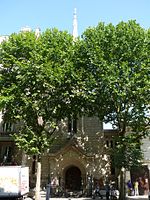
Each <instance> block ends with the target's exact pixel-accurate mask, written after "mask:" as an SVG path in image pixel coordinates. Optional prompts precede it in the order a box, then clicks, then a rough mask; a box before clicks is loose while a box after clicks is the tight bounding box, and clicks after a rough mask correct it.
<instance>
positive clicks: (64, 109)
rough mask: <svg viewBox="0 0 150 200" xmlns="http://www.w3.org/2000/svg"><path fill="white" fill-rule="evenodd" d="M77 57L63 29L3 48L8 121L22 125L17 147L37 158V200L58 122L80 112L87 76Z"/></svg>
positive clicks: (0, 82)
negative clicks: (78, 67)
mask: <svg viewBox="0 0 150 200" xmlns="http://www.w3.org/2000/svg"><path fill="white" fill-rule="evenodd" d="M73 56H74V43H73V38H72V36H71V35H70V34H69V33H67V32H62V31H58V30H57V29H51V30H50V29H48V30H46V31H45V32H43V33H41V35H40V36H39V37H36V35H35V33H34V32H20V33H18V34H12V35H10V36H9V38H8V40H6V41H4V42H3V43H2V44H1V48H0V63H1V67H0V72H1V73H0V94H1V96H0V106H1V109H2V111H3V120H4V122H11V123H17V122H18V123H21V124H22V126H21V127H20V130H19V132H18V133H16V134H14V135H13V136H14V139H15V142H16V145H17V146H18V147H19V148H20V149H22V150H23V151H25V153H26V154H31V155H37V159H38V169H37V172H38V173H39V175H38V176H37V183H36V188H37V189H36V200H38V199H39V186H40V185H39V184H40V181H39V180H40V173H41V172H40V169H41V163H40V157H41V155H42V153H43V152H44V151H45V149H46V148H50V144H51V142H52V141H53V138H54V137H55V135H54V132H55V130H56V128H57V126H58V122H59V121H60V120H61V119H65V118H66V117H69V116H71V117H74V116H77V114H78V112H80V108H81V106H80V103H81V102H80V96H82V84H81V83H82V82H81V73H80V72H78V75H77V74H76V71H75V70H74V65H73ZM78 82H79V84H78ZM77 104H78V105H77Z"/></svg>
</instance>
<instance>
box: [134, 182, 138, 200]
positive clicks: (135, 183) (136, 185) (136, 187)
mask: <svg viewBox="0 0 150 200" xmlns="http://www.w3.org/2000/svg"><path fill="white" fill-rule="evenodd" d="M134 195H135V196H138V195H139V182H138V180H137V179H136V181H135V182H134Z"/></svg>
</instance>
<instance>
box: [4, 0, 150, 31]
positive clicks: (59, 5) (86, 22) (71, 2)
mask: <svg viewBox="0 0 150 200" xmlns="http://www.w3.org/2000/svg"><path fill="white" fill-rule="evenodd" d="M74 8H77V16H78V32H79V35H81V34H82V33H83V32H84V30H85V29H86V28H88V27H89V26H96V25H97V24H98V23H99V22H101V21H102V22H105V23H106V24H108V23H113V24H114V25H115V24H117V23H119V22H120V21H128V20H130V19H135V20H136V21H137V22H138V23H139V24H140V25H141V26H142V27H144V28H146V29H148V28H149V27H150V0H0V35H9V34H11V33H13V32H19V31H20V29H21V28H22V27H25V26H29V27H31V28H32V29H33V30H34V29H35V28H37V27H40V28H41V31H44V30H45V29H46V28H54V27H56V28H58V29H59V30H67V31H68V32H70V33H72V20H73V10H74Z"/></svg>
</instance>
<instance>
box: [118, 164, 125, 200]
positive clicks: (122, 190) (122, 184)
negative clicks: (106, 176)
mask: <svg viewBox="0 0 150 200" xmlns="http://www.w3.org/2000/svg"><path fill="white" fill-rule="evenodd" d="M125 193H126V192H125V168H124V167H122V168H121V170H120V195H119V200H125V199H126V194H125Z"/></svg>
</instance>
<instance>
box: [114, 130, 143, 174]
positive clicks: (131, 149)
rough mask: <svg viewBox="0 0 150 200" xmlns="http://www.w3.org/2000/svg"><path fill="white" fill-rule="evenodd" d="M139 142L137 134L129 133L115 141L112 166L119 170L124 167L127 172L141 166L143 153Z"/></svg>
mask: <svg viewBox="0 0 150 200" xmlns="http://www.w3.org/2000/svg"><path fill="white" fill-rule="evenodd" d="M141 144H142V143H141V140H140V138H138V137H137V134H135V133H130V134H127V135H125V136H120V137H118V138H117V139H116V147H115V149H114V150H113V152H112V155H113V165H114V166H115V167H117V168H119V169H121V167H124V168H126V169H128V170H130V169H131V168H134V167H138V166H140V165H142V163H141V160H142V159H143V152H142V150H141Z"/></svg>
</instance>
